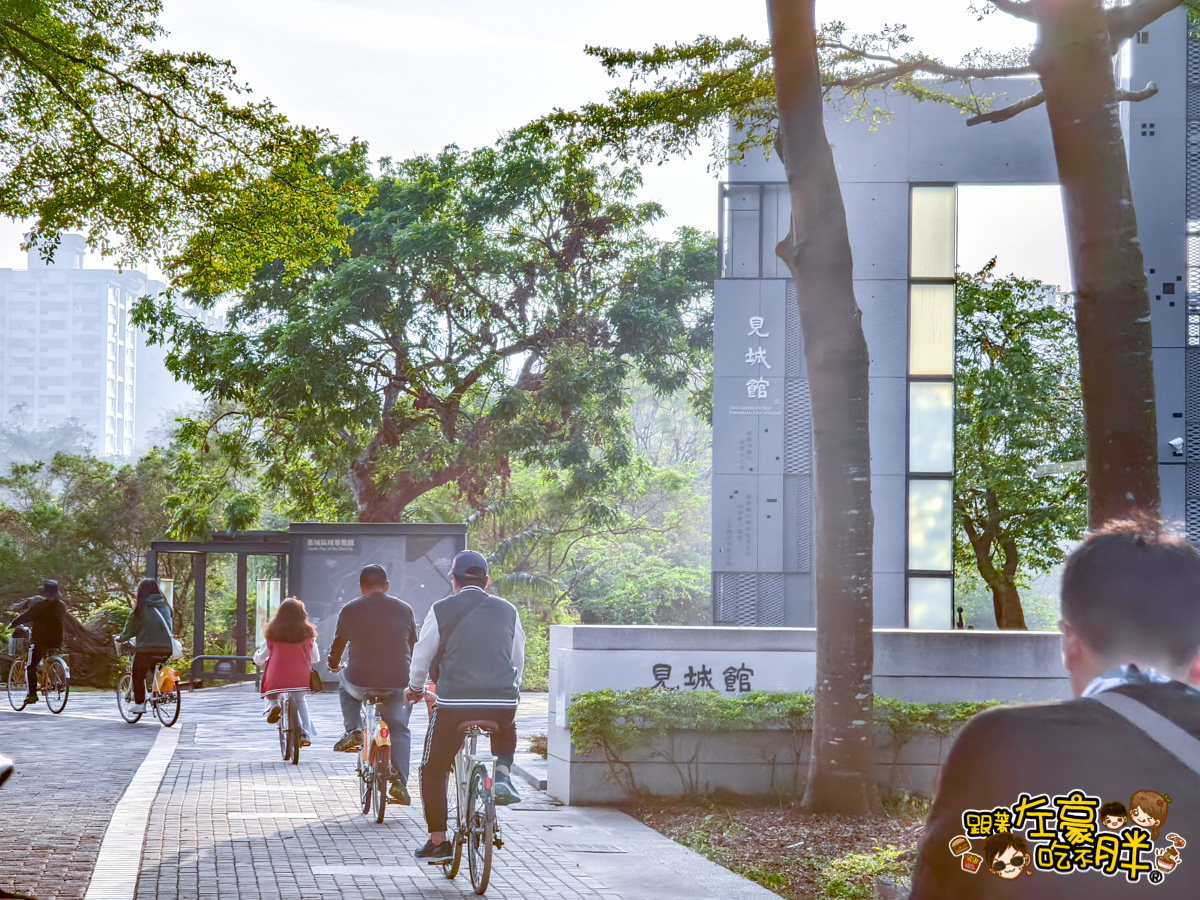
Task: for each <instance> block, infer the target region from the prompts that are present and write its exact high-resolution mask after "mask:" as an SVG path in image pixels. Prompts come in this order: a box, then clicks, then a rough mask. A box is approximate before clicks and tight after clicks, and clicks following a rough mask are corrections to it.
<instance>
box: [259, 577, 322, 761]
mask: <svg viewBox="0 0 1200 900" xmlns="http://www.w3.org/2000/svg"><path fill="white" fill-rule="evenodd" d="M263 636H264V637H265V638H266V640H264V641H263V645H262V646H261V647H259V648H258V650H257V651H255V653H254V662H255V664H257V665H259V666H263V665H265V666H266V669H265V670H263V673H262V680H261V690H262V695H263V700H264V701H265V703H266V708H265V709H264V712H265V713H266V716H267V722H269V723H270V724H272V725H274V724H275V723H276V722H278V721H279V698H280V696H281V695H283V694H285V693H290V694H293V698H292V699H293V700H294V701H295V702H296V706H297V710H298V712H299V714H300V730H301V732H302V737H301V740H300V746H302V747H307V746H308V745H309V741H310V738H311V737H312V736H313V735H315V734H316V733H317V730H316V728H314V727H313V724H312V719H311V718H309V715H308V703H307V702H305V697H304V695H305V694H306V693H308V689H309V688H308V686H309V678H310V677H311V676H310V674H309V673H310V672H311V671H312V664H313V663H315V662H317V661H318V660H319V659H320V658H321V654H320V651H319V650H318V649H317V629H316V627H314V626H313V624H312V622H310V621H308V614H307V612H306V611H305V609H304V604H303V603H301V602H300V601H299V600H297V599H296V598H295V597H288V598H287V599H286V600H284V601H283V602H282V603H280V604H279V609H278V610H277V611H276V612H275V615H274V616H273V617H272V619H271V621H270V622H268V623H267V627H266V628H264V629H263Z"/></svg>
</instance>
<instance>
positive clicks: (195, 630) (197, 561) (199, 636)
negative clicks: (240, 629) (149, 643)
mask: <svg viewBox="0 0 1200 900" xmlns="http://www.w3.org/2000/svg"><path fill="white" fill-rule="evenodd" d="M207 569H208V554H207V553H197V554H195V555H193V556H192V656H203V655H204V576H205V574H206V572H207Z"/></svg>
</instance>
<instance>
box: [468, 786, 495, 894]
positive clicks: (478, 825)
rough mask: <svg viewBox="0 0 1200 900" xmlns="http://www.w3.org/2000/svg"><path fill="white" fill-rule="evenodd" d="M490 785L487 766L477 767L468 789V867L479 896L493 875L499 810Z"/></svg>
mask: <svg viewBox="0 0 1200 900" xmlns="http://www.w3.org/2000/svg"><path fill="white" fill-rule="evenodd" d="M490 784H491V779H490V778H488V772H487V768H486V767H485V766H482V765H477V766H475V767H474V768H473V769H472V770H471V786H470V787H469V788H468V789H467V835H466V838H467V863H468V865H469V866H470V868H471V886H472V887H474V888H475V893H477V894H482V893H483V892H484V891H486V890H487V886H488V878H489V877H490V876H491V874H492V840H493V838H494V836H495V832H496V807H495V805H494V804H493V802H492V791H491V787H490Z"/></svg>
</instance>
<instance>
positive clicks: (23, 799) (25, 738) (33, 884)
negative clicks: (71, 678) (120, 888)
mask: <svg viewBox="0 0 1200 900" xmlns="http://www.w3.org/2000/svg"><path fill="white" fill-rule="evenodd" d="M101 696H102V695H92V696H88V695H84V694H80V695H77V696H72V697H70V698H69V700H68V704H67V713H64V714H63V715H61V716H52V715H50V713H49V712H47V710H46V707H45V705H44V704H43V705H41V706H39V707H36V708H30V709H28V710H26V711H24V712H19V713H18V712H13V711H12V709H11V708H10V707H9V706H8V701H7V699H4V698H0V704H3V709H0V752H2V753H4V754H5V755H6V756H11V757H12V758H13V761H14V763H15V764H16V774H15V775H14V776H13V777H12V778H11V779H10V780H9V782H8V783H7V784H6V785H5V786H4V787H3V788H2V789H0V888H3V889H5V890H8V891H12V892H14V893H29V894H32V895H33V896H35V897H37V898H38V900H81V898H82V897H83V895H84V893H85V892H86V891H87V886H88V881H89V880H90V879H91V875H92V866H93V865H94V864H95V861H96V854H97V853H99V851H100V841H101V840H102V839H103V837H104V831H105V829H106V828H107V827H108V820H109V817H110V816H111V815H112V811H113V808H114V807H115V806H116V804H117V801H118V800H120V798H121V795H122V794H123V793H124V792H125V788H126V787H127V786H128V784H129V780H130V778H132V777H133V773H134V772H135V771H137V768H138V766H139V765H141V762H142V760H143V758H145V756H146V753H147V751H148V750H149V749H150V745H151V744H152V743H153V742H154V738H155V736H156V732H155V731H154V730H153V729H150V728H130V727H129V726H128V725H126V724H125V723H124V722H121V721H120V720H118V719H117V711H116V705H115V702H114V703H112V704H111V710H109V715H108V721H105V720H104V719H103V718H99V717H102V716H103V714H104V710H103V708H102V704H101V703H100V702H99V701H100V699H101ZM103 696H104V699H107V695H103ZM77 697H78V698H79V699H77ZM85 708H86V709H87V711H89V712H91V713H92V714H94V715H96V716H97V717H98V718H96V719H84V718H80V717H78V716H76V715H68V714H69V713H79V712H83V711H84V709H85Z"/></svg>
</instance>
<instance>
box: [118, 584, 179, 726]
mask: <svg viewBox="0 0 1200 900" xmlns="http://www.w3.org/2000/svg"><path fill="white" fill-rule="evenodd" d="M136 598H137V599H136V600H135V601H134V604H133V612H131V613H130V614H129V618H128V619H127V620H126V621H125V628H124V629H123V630H122V631H121V633H120V634H119V635H118V636H117V642H118V643H123V642H125V641H129V642H130V643H132V644H133V645H134V648H133V649H134V653H133V672H132V681H133V703H132V704H131V705H130V706H129V707H128V710H129V712H132V713H144V712H145V711H146V676H147V675H149V674H150V673H151V672H153V671H154V667H155V666H156V665H158V664H159V663H163V662H166V661H167V660H168V659H170V658H171V649H172V648H171V634H172V632H171V607H170V606H168V605H167V601H166V599H165V598H164V597H163V595H162V591H161V590H160V589H159V587H158V582H157V581H155V580H154V579H153V578H143V579H142V580H141V581H139V582H138V586H137V595H136ZM131 639H132V640H131Z"/></svg>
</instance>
